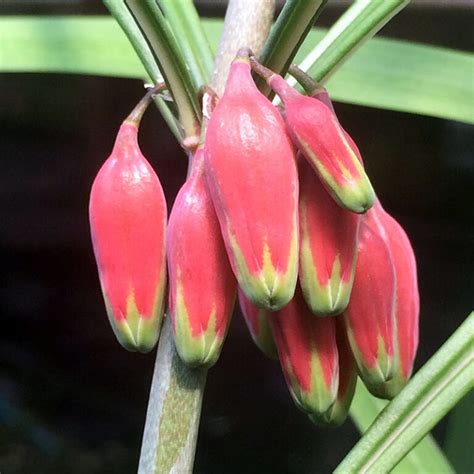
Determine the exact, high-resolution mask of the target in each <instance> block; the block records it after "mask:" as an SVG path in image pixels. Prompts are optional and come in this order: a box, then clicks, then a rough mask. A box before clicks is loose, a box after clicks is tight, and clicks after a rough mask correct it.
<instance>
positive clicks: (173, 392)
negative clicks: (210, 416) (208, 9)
mask: <svg viewBox="0 0 474 474" xmlns="http://www.w3.org/2000/svg"><path fill="white" fill-rule="evenodd" d="M245 2H248V0H230V1H229V6H228V8H229V10H230V11H231V12H233V13H232V14H231V15H229V14H227V15H226V25H225V26H224V30H227V34H226V35H224V36H225V38H226V39H225V40H222V41H221V45H220V51H221V52H222V54H221V55H219V59H218V60H217V61H219V62H220V63H221V67H220V68H217V67H216V68H215V71H216V70H219V71H226V70H228V67H229V64H227V68H226V67H225V64H223V62H224V61H225V60H228V61H229V62H230V61H231V60H232V59H233V56H234V55H235V50H234V51H233V52H232V53H230V51H231V48H232V47H233V46H232V45H233V44H234V43H235V36H234V34H236V35H239V39H238V41H241V40H244V42H245V44H247V45H248V46H249V47H251V48H253V50H254V51H257V52H259V51H260V49H259V47H260V46H261V45H262V44H263V42H264V41H265V36H264V35H265V34H266V32H268V30H269V28H270V26H269V25H270V23H271V20H272V18H273V0H272V7H271V8H269V7H268V0H265V2H263V1H262V2H259V3H266V4H267V8H266V10H265V14H264V12H263V11H261V12H260V13H261V16H260V25H261V28H260V29H258V30H255V29H254V30H253V31H249V32H248V37H243V38H242V37H241V36H240V34H241V32H242V31H243V30H245V28H246V21H247V13H248V8H245ZM257 10H258V8H257ZM253 13H254V15H255V9H254V11H253ZM239 23H241V27H240V28H239ZM229 25H231V26H229ZM230 31H233V32H234V33H233V34H230ZM227 42H228V43H227ZM214 74H215V76H216V75H217V74H219V73H214ZM225 80H226V76H224V77H213V81H214V83H215V84H224V83H225ZM206 375H207V370H206V369H190V368H189V367H187V366H186V365H185V364H184V363H183V362H182V361H181V359H180V358H179V356H178V354H177V352H176V349H175V346H174V342H173V332H172V327H171V322H170V318H169V316H168V317H167V318H166V319H165V322H164V326H163V329H162V332H161V336H160V342H159V345H158V353H157V355H156V363H155V370H154V372H153V381H152V387H151V392H150V400H149V402H148V411H147V415H146V422H145V430H144V433H143V442H142V449H141V453H140V463H139V469H138V472H139V474H168V473H171V472H174V473H179V474H181V473H182V474H188V473H191V472H192V468H193V461H194V453H195V447H196V440H197V433H198V428H199V418H200V413H201V404H202V399H203V394H204V388H205V384H206Z"/></svg>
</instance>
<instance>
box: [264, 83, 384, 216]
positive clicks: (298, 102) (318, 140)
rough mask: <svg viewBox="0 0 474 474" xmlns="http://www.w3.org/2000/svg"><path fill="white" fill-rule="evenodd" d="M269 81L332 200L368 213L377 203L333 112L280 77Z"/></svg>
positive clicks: (293, 134) (289, 125)
mask: <svg viewBox="0 0 474 474" xmlns="http://www.w3.org/2000/svg"><path fill="white" fill-rule="evenodd" d="M267 82H268V84H269V85H270V86H271V87H272V88H273V89H274V91H275V92H276V93H277V94H278V95H279V96H280V97H281V99H282V101H283V104H284V107H285V121H286V123H287V125H288V128H289V130H290V133H291V135H292V137H293V140H294V142H295V143H296V144H297V145H298V148H299V149H300V150H301V151H302V152H303V154H304V156H305V157H306V158H307V159H308V160H309V162H310V163H311V165H312V166H313V168H314V170H315V171H316V173H317V174H318V176H319V177H320V179H321V181H322V183H323V184H324V186H325V187H326V189H327V190H328V191H329V193H330V194H331V195H332V197H333V198H334V199H335V200H336V201H337V203H338V204H339V205H340V206H342V207H344V208H345V209H348V210H350V211H353V212H357V213H363V212H365V211H367V209H369V208H370V207H371V206H372V205H373V203H374V200H375V194H374V190H373V188H372V185H371V184H370V181H369V178H368V177H367V175H366V173H365V171H364V167H363V165H362V163H361V162H360V160H359V158H358V156H357V153H356V152H355V151H354V150H353V148H352V147H351V145H352V143H353V142H352V140H348V139H347V134H346V133H345V131H344V130H343V129H342V127H341V126H340V124H339V122H338V120H337V118H336V116H335V115H334V112H333V110H331V108H329V107H328V106H327V105H326V104H324V103H323V102H322V100H318V99H315V98H313V97H307V96H304V95H302V94H300V93H299V92H297V91H295V90H294V89H292V88H291V87H290V86H289V85H288V84H287V83H286V82H285V80H284V79H283V78H282V77H281V76H279V75H277V74H274V75H272V76H271V77H270V78H269V79H268V81H267Z"/></svg>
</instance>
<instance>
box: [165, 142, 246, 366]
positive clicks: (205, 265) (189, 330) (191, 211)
mask: <svg viewBox="0 0 474 474" xmlns="http://www.w3.org/2000/svg"><path fill="white" fill-rule="evenodd" d="M203 168H204V163H203V151H202V150H201V149H198V151H197V152H196V154H195V155H194V157H193V161H192V168H191V174H190V176H189V178H188V180H187V181H186V183H185V184H184V186H183V187H182V188H181V190H180V192H179V193H178V196H177V197H176V201H175V203H174V206H173V209H172V211H171V216H170V221H169V226H168V269H169V280H170V292H169V296H170V313H171V317H172V320H173V329H174V334H175V342H176V348H177V350H178V353H179V355H180V356H181V358H182V359H183V361H184V362H186V363H187V364H189V365H191V366H207V367H210V366H212V365H213V364H214V363H215V362H216V361H217V359H218V357H219V354H220V352H221V348H222V345H223V343H224V338H225V336H226V334H227V330H228V328H229V324H230V319H231V316H232V310H233V307H234V301H235V296H236V291H237V282H236V281H235V277H234V275H233V273H232V269H231V267H230V264H229V260H228V258H227V254H226V250H225V246H224V242H223V240H222V236H221V233H220V229H219V222H218V220H217V216H216V214H215V211H214V207H213V204H212V201H211V198H210V195H209V192H208V189H207V184H206V181H205V178H204V169H203Z"/></svg>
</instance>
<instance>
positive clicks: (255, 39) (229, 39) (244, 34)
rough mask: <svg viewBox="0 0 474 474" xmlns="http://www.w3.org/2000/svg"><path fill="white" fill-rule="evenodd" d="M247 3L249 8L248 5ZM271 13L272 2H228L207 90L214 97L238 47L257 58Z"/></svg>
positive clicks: (218, 92) (265, 36)
mask: <svg viewBox="0 0 474 474" xmlns="http://www.w3.org/2000/svg"><path fill="white" fill-rule="evenodd" d="M249 3H251V6H250V5H249ZM274 13H275V0H259V1H258V2H249V1H248V0H230V1H229V6H228V7H227V12H226V15H225V20H224V31H223V32H222V36H221V41H220V43H219V49H218V50H217V56H216V62H215V64H214V73H213V76H212V79H211V87H212V88H213V89H214V90H215V91H216V93H217V95H218V96H221V95H222V92H223V91H224V87H225V83H226V80H227V75H228V74H229V67H230V63H231V62H232V60H233V59H234V57H235V54H236V53H237V51H238V50H239V49H240V48H243V47H249V48H250V49H251V50H252V51H253V52H254V53H255V54H256V55H257V56H258V55H259V54H260V52H261V50H262V48H263V45H264V43H265V40H266V39H267V36H268V33H269V32H270V27H271V25H272V21H273V15H274Z"/></svg>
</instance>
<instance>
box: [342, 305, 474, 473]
mask: <svg viewBox="0 0 474 474" xmlns="http://www.w3.org/2000/svg"><path fill="white" fill-rule="evenodd" d="M473 347H474V313H471V314H470V315H469V316H468V317H467V319H466V321H464V323H463V324H461V326H459V328H458V329H457V330H456V332H455V333H454V334H453V335H452V336H451V337H450V338H449V339H448V340H447V341H446V342H445V343H444V344H443V346H442V347H441V349H439V350H438V351H437V352H436V354H435V355H434V356H433V357H431V359H430V360H429V361H428V362H427V363H426V364H425V365H424V366H423V367H422V368H421V369H420V370H419V371H418V372H417V373H416V375H415V376H414V377H413V379H412V380H411V381H410V382H409V383H408V385H407V386H406V387H405V388H404V389H403V390H402V391H401V392H400V394H399V395H397V396H396V397H395V398H394V399H393V400H392V402H391V403H389V404H388V405H387V407H386V408H385V409H384V410H383V411H382V413H381V414H380V416H379V417H378V418H377V419H376V420H375V422H374V423H373V424H372V425H371V426H370V428H369V429H368V430H367V432H366V433H365V435H364V436H363V437H362V439H361V440H360V441H359V442H358V443H357V444H356V445H355V446H354V448H352V450H351V451H350V452H349V454H348V455H347V456H346V457H345V458H344V460H343V461H342V463H341V464H340V465H339V466H338V467H337V469H336V470H335V473H336V474H342V473H344V474H351V473H378V472H390V470H391V469H392V468H393V467H394V466H396V465H397V464H398V463H399V462H400V460H401V459H402V458H403V457H404V456H405V455H406V454H407V453H408V452H409V451H410V450H411V449H412V448H413V447H414V446H416V445H417V444H418V443H419V441H420V440H421V439H422V438H423V437H424V436H425V435H426V433H428V432H429V431H430V430H431V428H433V426H434V425H435V424H436V423H437V422H438V421H439V420H440V419H441V418H442V417H443V416H444V415H445V414H446V413H447V412H448V411H449V410H450V409H451V408H452V407H453V406H454V405H455V404H456V403H457V402H458V401H459V400H460V399H461V398H462V397H463V396H464V395H465V394H466V393H467V392H468V391H469V390H471V389H472V387H473V381H474V353H473Z"/></svg>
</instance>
